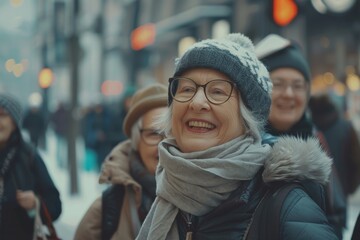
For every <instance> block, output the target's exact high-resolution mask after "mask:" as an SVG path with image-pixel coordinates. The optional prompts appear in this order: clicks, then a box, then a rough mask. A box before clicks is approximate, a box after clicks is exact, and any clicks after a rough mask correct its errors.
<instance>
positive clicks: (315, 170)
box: [176, 138, 337, 240]
mask: <svg viewBox="0 0 360 240" xmlns="http://www.w3.org/2000/svg"><path fill="white" fill-rule="evenodd" d="M313 143H314V141H313V142H312V143H311V142H308V143H307V144H305V145H304V143H302V144H301V142H300V141H296V140H295V139H291V138H288V139H286V140H284V141H282V142H279V143H277V144H276V145H275V147H274V148H273V152H272V154H271V155H272V157H271V159H269V160H268V161H267V162H266V163H265V168H264V170H263V171H260V172H259V173H258V174H257V175H256V177H255V178H253V179H252V180H250V181H246V182H245V183H244V184H243V185H242V186H241V187H240V188H238V189H237V190H236V191H234V192H233V194H232V195H231V196H230V197H229V198H228V199H227V200H226V201H224V202H223V203H222V204H221V205H219V206H218V207H217V208H216V209H214V210H213V211H211V212H209V213H208V214H206V215H204V216H201V217H194V216H190V215H188V214H186V213H184V212H180V213H179V214H178V215H177V219H176V220H177V225H178V230H179V236H180V239H181V240H184V239H186V234H187V232H189V231H191V232H192V239H193V240H195V239H206V240H215V239H243V238H244V235H245V232H246V231H247V228H248V227H249V224H250V221H251V219H252V215H253V213H254V211H255V208H256V207H257V206H258V204H259V201H260V199H261V198H262V197H263V196H264V194H265V192H266V190H267V189H268V187H269V186H271V185H272V184H275V183H279V182H283V183H285V184H286V183H287V182H297V181H301V182H303V181H304V182H306V183H304V184H306V185H313V186H315V187H313V188H314V189H318V191H315V194H311V195H312V196H311V197H310V196H309V195H308V193H307V191H304V190H302V189H299V188H296V189H293V190H292V191H291V192H290V193H289V195H288V196H287V198H286V199H285V202H284V205H283V207H282V209H281V215H280V236H281V239H291V240H296V239H306V240H309V239H324V240H325V239H326V240H330V239H337V237H336V235H335V233H334V231H333V229H332V228H331V227H330V225H329V224H328V221H327V218H326V216H325V214H324V212H323V211H322V209H321V207H320V206H319V203H316V202H315V201H314V200H316V201H317V202H319V201H320V202H321V201H324V195H323V192H322V187H321V184H322V183H324V182H325V181H326V179H327V177H328V174H329V161H328V159H323V158H321V157H319V156H321V154H319V152H321V150H320V148H319V146H318V145H316V144H315V145H314V144H313ZM283 149H287V150H289V151H283ZM304 150H307V152H305V153H304ZM322 156H323V155H322ZM264 182H266V183H264ZM308 187H311V186H308ZM313 199H314V200H313ZM319 199H320V200H319ZM321 199H322V200H321ZM320 205H321V204H320ZM264 217H265V216H264Z"/></svg>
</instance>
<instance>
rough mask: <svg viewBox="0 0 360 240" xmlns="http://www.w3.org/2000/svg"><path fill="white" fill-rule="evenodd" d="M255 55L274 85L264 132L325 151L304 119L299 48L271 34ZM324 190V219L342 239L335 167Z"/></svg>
mask: <svg viewBox="0 0 360 240" xmlns="http://www.w3.org/2000/svg"><path fill="white" fill-rule="evenodd" d="M256 52H257V56H258V57H259V59H260V60H261V61H262V62H263V63H264V65H265V67H266V68H267V69H268V71H269V73H270V78H271V81H272V83H273V91H272V104H271V108H270V115H269V119H268V123H267V125H266V126H265V130H266V132H268V133H270V134H271V135H273V136H283V135H287V136H294V137H300V138H302V139H309V138H314V137H317V138H318V139H319V140H320V143H321V144H322V146H323V147H324V148H326V150H327V147H328V146H327V143H326V140H325V139H324V137H323V134H322V133H321V132H319V131H318V130H317V129H316V127H315V125H314V124H313V122H312V121H311V118H309V117H308V116H307V109H308V102H309V98H310V87H311V82H310V80H311V73H310V67H309V65H308V63H307V61H306V59H305V57H304V56H303V54H302V52H301V49H300V47H299V46H298V45H297V44H296V43H295V42H292V41H290V40H288V39H285V38H283V37H281V36H279V35H275V34H270V35H268V36H267V37H265V38H264V39H263V40H261V41H260V42H259V43H258V44H257V45H256ZM325 191H326V192H327V193H326V196H327V198H326V200H327V201H326V203H327V205H326V208H327V209H326V214H327V217H328V219H329V222H330V224H331V225H332V226H333V227H334V229H335V230H336V233H337V235H338V237H339V238H341V237H342V230H343V228H344V227H345V224H346V203H345V199H344V196H343V189H342V187H341V185H340V182H339V179H338V178H337V174H336V171H334V168H333V173H332V174H331V176H330V183H328V184H327V186H325Z"/></svg>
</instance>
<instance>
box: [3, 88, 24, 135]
mask: <svg viewBox="0 0 360 240" xmlns="http://www.w3.org/2000/svg"><path fill="white" fill-rule="evenodd" d="M0 108H3V109H4V110H5V111H6V112H8V113H9V115H10V116H11V118H12V119H13V120H14V123H15V124H16V126H17V127H18V128H20V126H21V117H22V108H21V104H20V102H19V101H18V100H17V99H16V98H15V97H14V96H12V95H10V94H8V93H0Z"/></svg>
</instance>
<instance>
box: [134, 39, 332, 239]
mask: <svg viewBox="0 0 360 240" xmlns="http://www.w3.org/2000/svg"><path fill="white" fill-rule="evenodd" d="M271 88H272V84H271V81H270V79H269V75H268V72H267V70H266V68H265V67H264V65H263V64H261V62H260V61H259V60H258V59H257V57H256V56H255V53H254V47H253V44H252V42H251V41H250V40H249V39H248V38H247V37H245V36H244V35H242V34H230V35H228V36H227V37H225V38H223V39H216V40H213V39H207V40H203V41H201V42H198V43H195V44H194V45H193V46H191V47H190V48H189V49H188V50H187V51H186V52H185V53H184V55H183V56H181V57H180V58H179V59H177V60H176V67H175V73H174V75H173V77H171V78H170V79H169V96H168V102H169V109H168V111H167V113H166V115H165V116H164V117H163V118H161V119H160V120H159V121H158V124H159V126H163V128H164V132H165V135H166V139H165V140H163V141H161V142H160V144H159V165H158V167H157V171H156V195H157V197H156V199H155V201H154V203H153V205H152V207H151V210H150V212H149V214H148V215H147V217H146V219H145V221H144V224H143V225H142V227H141V230H140V233H139V235H138V236H137V239H139V240H142V239H157V240H161V239H171V240H177V239H185V238H186V239H228V240H231V239H248V238H247V237H248V236H247V233H248V230H247V229H248V227H251V226H252V224H253V223H254V221H253V220H254V219H258V220H260V219H265V224H261V225H260V228H259V229H258V231H257V232H256V233H257V234H260V233H262V232H264V231H263V228H266V227H267V225H270V224H272V223H275V224H278V226H279V227H280V229H281V231H280V233H279V238H276V239H307V238H311V237H313V236H314V234H315V235H316V237H317V239H336V237H335V236H334V233H333V230H332V228H331V227H330V226H329V225H328V224H327V220H326V217H325V214H324V213H323V212H322V210H321V209H320V207H319V206H318V205H317V204H316V203H315V202H314V201H313V200H312V199H311V198H310V196H309V195H308V194H307V193H306V192H305V191H304V190H302V189H301V188H293V189H292V190H291V191H290V192H289V193H288V194H287V196H286V198H285V201H284V204H283V205H282V207H279V208H281V214H280V215H279V218H276V217H275V216H271V215H270V216H267V215H263V212H260V218H256V217H255V216H254V215H253V214H254V212H256V209H257V207H258V206H259V205H260V204H261V202H262V201H267V200H264V198H263V197H265V196H268V195H267V193H268V190H270V188H272V187H274V188H275V189H276V187H277V186H278V184H280V185H286V186H289V185H291V184H290V183H291V182H296V181H302V180H304V179H308V178H310V179H313V180H315V181H319V182H325V181H326V180H327V176H328V173H329V171H330V165H331V159H329V158H328V157H327V156H326V154H325V153H324V152H322V150H321V149H320V148H319V146H318V144H317V142H316V141H315V140H312V141H307V142H306V141H303V140H301V139H296V138H294V137H283V138H281V139H280V140H279V141H278V142H277V143H275V144H274V146H273V147H271V146H270V145H268V144H262V143H261V142H262V138H261V133H262V129H263V124H264V123H265V121H266V120H267V117H268V113H269V109H270V104H271V97H270V94H271ZM302 151H306V152H304V153H303V152H302ZM301 160H303V161H301ZM315 160H317V161H315ZM291 161H295V162H296V164H294V167H295V168H288V162H291ZM284 165H285V166H284ZM296 166H298V167H297V168H296ZM303 168H304V169H306V168H309V169H310V170H311V171H310V172H306V173H305V172H302V171H300V169H303ZM280 169H281V170H280ZM264 181H265V182H266V183H265V182H264ZM262 199H263V200H262ZM266 199H268V200H269V201H272V202H276V201H279V199H278V198H277V195H276V194H275V195H274V197H273V198H270V199H269V198H266ZM280 206H281V205H280ZM279 211H280V209H279ZM265 234H266V232H265ZM249 239H254V238H252V237H251V238H249Z"/></svg>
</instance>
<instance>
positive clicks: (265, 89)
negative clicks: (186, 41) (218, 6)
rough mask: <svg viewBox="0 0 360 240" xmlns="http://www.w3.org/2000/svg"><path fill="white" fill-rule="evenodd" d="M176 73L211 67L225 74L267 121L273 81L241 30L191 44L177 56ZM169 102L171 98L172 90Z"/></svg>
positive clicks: (261, 118) (177, 74) (248, 103)
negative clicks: (223, 36)
mask: <svg viewBox="0 0 360 240" xmlns="http://www.w3.org/2000/svg"><path fill="white" fill-rule="evenodd" d="M175 67H176V69H175V73H174V76H175V77H176V76H180V75H182V74H183V73H184V72H185V71H187V70H189V69H192V68H211V69H214V70H217V71H219V72H221V73H224V74H226V75H227V76H228V77H229V78H230V80H231V81H233V82H234V83H235V85H236V87H237V89H238V90H239V91H240V94H241V99H242V101H243V102H244V104H245V106H246V107H247V108H248V109H249V110H250V111H252V112H253V114H254V115H255V117H256V118H258V119H259V120H261V121H265V120H266V119H267V117H268V115H269V109H270V104H271V90H272V82H271V81H270V78H269V73H268V71H267V70H266V68H265V66H264V65H263V64H262V63H261V62H260V61H259V60H258V58H257V57H256V55H255V50H254V45H253V44H252V42H251V40H250V39H249V38H247V37H246V36H244V35H243V34H241V33H232V34H229V35H228V36H226V37H225V38H222V39H207V40H203V41H200V42H197V43H195V44H194V45H192V46H191V47H190V48H189V49H188V50H187V51H186V52H185V54H184V55H183V56H181V57H180V58H178V59H176V62H175ZM168 97H169V105H170V104H171V103H172V97H171V94H170V92H169V96H168Z"/></svg>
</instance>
